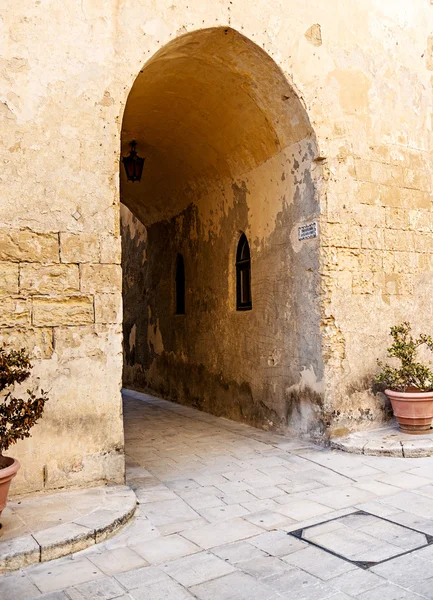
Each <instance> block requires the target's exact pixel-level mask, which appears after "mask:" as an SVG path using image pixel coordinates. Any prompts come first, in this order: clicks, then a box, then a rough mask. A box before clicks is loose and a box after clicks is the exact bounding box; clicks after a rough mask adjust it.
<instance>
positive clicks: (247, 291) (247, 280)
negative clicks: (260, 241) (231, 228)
mask: <svg viewBox="0 0 433 600" xmlns="http://www.w3.org/2000/svg"><path fill="white" fill-rule="evenodd" d="M236 308H237V310H249V309H251V308H252V300H251V259H250V247H249V244H248V240H247V238H246V236H245V234H244V233H243V234H242V235H241V237H240V240H239V243H238V248H237V252H236Z"/></svg>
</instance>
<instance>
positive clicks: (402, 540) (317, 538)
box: [291, 511, 433, 569]
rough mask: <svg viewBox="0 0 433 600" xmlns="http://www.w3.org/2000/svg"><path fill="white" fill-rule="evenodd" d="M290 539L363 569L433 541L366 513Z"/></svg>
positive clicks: (308, 529)
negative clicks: (309, 545)
mask: <svg viewBox="0 0 433 600" xmlns="http://www.w3.org/2000/svg"><path fill="white" fill-rule="evenodd" d="M291 535H294V536H295V537H297V538H299V539H302V540H305V541H306V542H309V543H310V544H312V545H314V546H317V547H319V548H322V549H323V550H326V551H327V552H330V553H331V554H334V555H335V556H339V557H340V558H343V559H344V560H347V561H349V562H351V563H353V564H355V565H357V566H358V567H362V568H364V569H368V568H369V567H372V566H373V565H377V564H378V563H381V562H385V561H387V560H390V559H392V558H396V557H397V556H401V555H403V554H407V553H409V552H412V551H413V550H418V549H419V548H423V547H424V546H428V545H429V544H431V543H432V541H433V537H431V536H429V535H427V534H425V533H422V532H420V531H416V530H415V529H411V528H409V527H405V526H403V525H399V524H397V523H394V522H392V521H390V520H388V519H384V518H382V517H377V516H375V515H372V514H370V513H366V512H364V511H356V512H354V513H351V514H349V515H346V516H344V517H338V518H336V519H331V520H329V521H324V522H322V523H319V524H317V525H311V526H310V527H305V528H304V529H299V530H297V531H292V533H291Z"/></svg>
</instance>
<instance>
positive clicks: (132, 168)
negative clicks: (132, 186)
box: [122, 140, 145, 181]
mask: <svg viewBox="0 0 433 600" xmlns="http://www.w3.org/2000/svg"><path fill="white" fill-rule="evenodd" d="M136 145H137V142H136V141H135V140H133V141H132V142H130V144H129V147H130V151H129V154H128V156H124V157H123V158H122V162H123V166H124V167H125V172H126V177H127V178H128V181H140V179H141V174H142V173H143V165H144V160H145V159H144V158H141V157H140V156H138V154H137V152H136V151H135V147H136Z"/></svg>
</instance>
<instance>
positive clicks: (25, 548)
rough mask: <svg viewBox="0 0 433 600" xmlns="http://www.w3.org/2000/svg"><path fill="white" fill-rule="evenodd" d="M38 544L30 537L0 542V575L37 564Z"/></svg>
mask: <svg viewBox="0 0 433 600" xmlns="http://www.w3.org/2000/svg"><path fill="white" fill-rule="evenodd" d="M39 558H40V548H39V544H38V543H37V542H36V541H35V539H34V538H33V537H32V536H31V535H30V534H28V535H23V536H20V537H17V538H12V539H10V540H5V541H1V540H0V573H3V572H5V571H12V570H15V569H21V568H22V567H26V566H27V565H32V564H34V563H37V562H39Z"/></svg>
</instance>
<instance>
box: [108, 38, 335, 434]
mask: <svg viewBox="0 0 433 600" xmlns="http://www.w3.org/2000/svg"><path fill="white" fill-rule="evenodd" d="M132 139H134V140H136V141H137V148H138V151H139V153H140V154H141V155H142V156H145V157H146V162H145V167H144V173H143V177H142V180H141V182H140V183H131V182H127V181H126V178H125V175H124V173H123V171H121V186H120V187H121V202H122V204H123V205H124V206H126V207H127V208H128V209H129V210H130V211H131V212H132V213H133V215H131V214H130V213H128V212H127V210H126V209H125V208H123V209H122V213H123V219H122V238H123V244H124V246H123V247H124V251H123V268H124V313H125V315H124V340H125V364H124V384H125V386H126V387H132V388H136V389H151V390H154V391H156V392H157V393H158V394H160V395H162V396H164V397H166V398H168V399H172V400H175V401H178V402H180V403H186V404H191V405H193V406H197V407H199V408H200V409H203V410H207V411H209V412H212V413H214V414H217V415H224V416H227V417H230V418H234V419H238V420H243V421H246V422H248V423H252V424H254V425H258V426H263V427H266V428H287V427H289V428H292V429H294V430H297V431H303V432H309V433H312V434H316V435H318V434H321V433H322V432H323V422H322V409H321V404H322V389H321V386H320V383H318V382H320V381H321V380H322V376H323V374H322V361H321V348H320V332H319V306H318V301H317V297H318V293H317V290H318V285H319V284H318V260H319V259H318V243H317V239H311V240H308V241H304V242H302V243H300V242H299V241H298V227H299V226H301V225H304V224H306V223H310V222H312V221H314V220H317V219H318V216H319V202H318V196H317V191H316V188H315V185H314V181H313V179H314V177H313V175H312V171H313V167H314V160H315V159H316V157H317V148H316V141H315V135H314V132H313V129H312V126H311V124H310V121H309V119H308V115H307V113H306V111H305V109H304V107H303V106H302V104H301V102H300V100H299V98H298V96H297V95H296V93H295V91H294V89H293V87H292V86H291V85H290V84H289V82H288V81H287V79H286V77H285V76H284V74H283V73H282V71H281V70H280V69H279V67H278V66H277V65H276V63H275V62H274V61H273V60H272V59H271V58H270V57H269V55H267V54H266V53H265V52H264V51H263V50H262V49H260V48H259V47H258V46H256V45H255V44H254V43H252V42H251V41H250V40H248V39H247V38H245V37H244V36H242V35H241V34H239V33H238V32H236V31H234V30H233V29H230V28H223V27H218V28H212V29H205V30H199V31H196V32H193V33H189V34H187V35H184V36H182V37H179V38H177V39H176V40H174V41H173V42H171V43H169V44H167V45H166V46H165V47H163V48H162V49H161V50H160V51H159V52H157V53H156V54H155V56H154V57H153V58H151V59H150V60H149V61H148V62H147V63H146V64H145V65H144V67H143V69H142V70H141V71H140V73H139V75H138V77H137V78H136V80H135V83H134V85H133V87H132V89H131V92H130V94H129V98H128V102H127V105H126V109H125V114H124V119H123V127H122V154H123V155H125V154H127V152H128V144H129V142H130V141H131V140H132ZM241 232H244V233H245V234H246V236H247V238H248V241H249V245H250V248H251V272H252V298H253V310H251V311H245V312H242V311H237V310H236V299H235V273H234V270H235V255H236V246H237V242H238V239H239V235H240V233H241ZM179 253H180V254H182V255H183V257H184V261H185V277H186V300H185V302H186V310H185V315H176V314H175V312H176V311H175V307H174V275H173V274H174V270H175V261H176V257H177V255H178V254H179Z"/></svg>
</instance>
